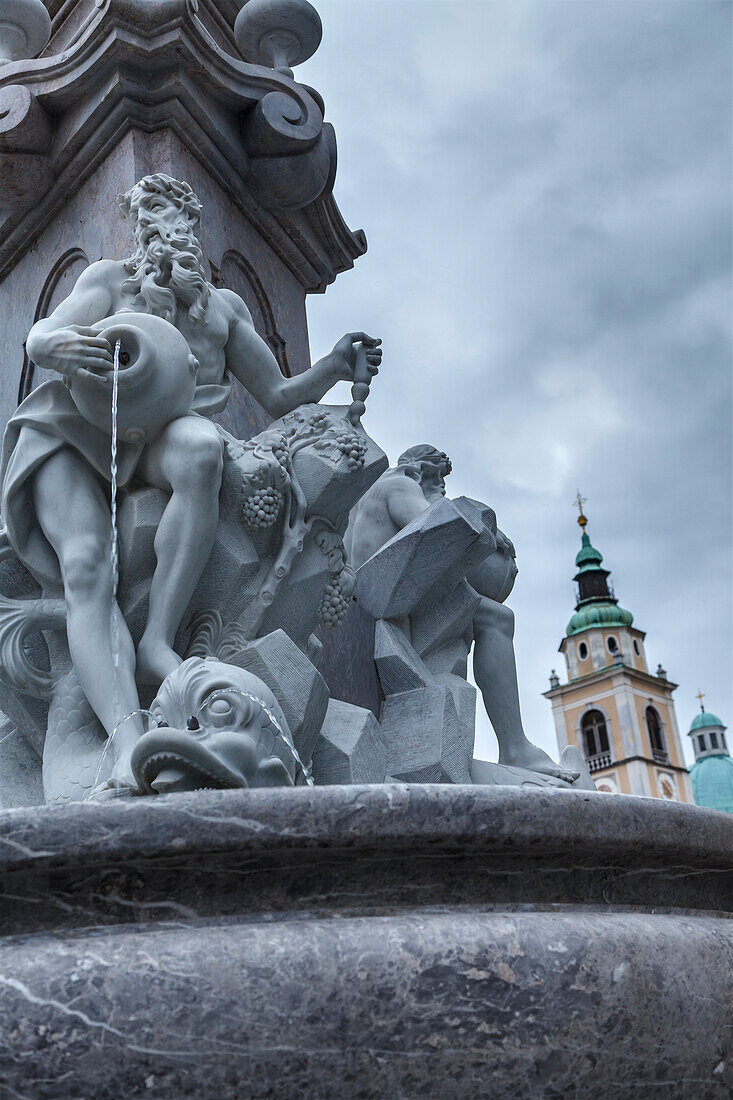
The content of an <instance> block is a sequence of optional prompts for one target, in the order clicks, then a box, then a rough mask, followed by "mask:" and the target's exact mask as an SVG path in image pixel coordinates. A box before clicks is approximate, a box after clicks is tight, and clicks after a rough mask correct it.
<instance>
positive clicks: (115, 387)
mask: <svg viewBox="0 0 733 1100" xmlns="http://www.w3.org/2000/svg"><path fill="white" fill-rule="evenodd" d="M121 350H122V341H121V340H118V341H117V343H116V344H115V354H114V365H113V369H112V439H111V443H110V509H111V513H112V524H111V542H110V555H109V556H110V568H111V570H112V603H111V604H110V609H109V616H110V618H109V623H110V639H111V642H112V664H113V665H114V674H113V676H112V703H113V706H114V712H115V714H116V713H117V712H118V711H119V709H120V698H119V685H118V683H117V670H118V668H119V666H120V612H119V608H118V607H117V588H118V586H119V581H120V554H119V541H118V534H117V407H118V402H119V392H120V351H121ZM127 717H131V716H130V715H128V716H127ZM124 720H125V719H123V721H124ZM120 725H121V723H120V722H118V723H117V726H115V728H114V730H113V731H112V733H111V734H110V735H109V737H108V738H107V740H106V742H105V745H104V749H103V750H102V754H101V756H100V758H99V764H98V766H97V774H96V775H95V777H94V783H93V784H92V789H94V788H95V787H96V786H97V785H98V783H99V777H100V775H101V774H102V767H103V765H104V761H105V759H106V758H107V753H108V752H109V749H110V746H111V744H112V742H113V741H114V736H115V734H116V733H117V729H118V728H119V726H120Z"/></svg>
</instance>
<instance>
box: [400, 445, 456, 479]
mask: <svg viewBox="0 0 733 1100" xmlns="http://www.w3.org/2000/svg"><path fill="white" fill-rule="evenodd" d="M397 465H398V466H407V467H410V468H412V469H419V468H420V467H421V466H428V465H429V466H439V467H440V472H441V473H442V475H443V477H447V476H448V474H449V473H450V472H451V470H452V469H453V465H452V463H451V460H450V459H449V458H448V455H447V454H446V453H445V451H439V450H438V448H437V447H433V446H432V445H431V444H430V443H418V444H417V446H415V447H409V448H408V449H407V450H406V451H404V452H403V454H401V455H400V457H399V458H398V459H397Z"/></svg>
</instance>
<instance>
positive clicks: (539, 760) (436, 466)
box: [347, 444, 590, 785]
mask: <svg viewBox="0 0 733 1100" xmlns="http://www.w3.org/2000/svg"><path fill="white" fill-rule="evenodd" d="M450 472H451V463H450V459H449V458H448V456H447V455H446V454H444V453H443V452H442V451H439V450H438V449H437V448H435V447H432V446H430V445H428V444H421V445H418V446H416V447H412V448H410V449H409V450H408V451H405V453H404V454H403V455H401V456H400V459H399V460H398V464H397V466H396V467H395V468H393V469H390V470H388V471H387V472H386V473H384V474H383V475H382V477H381V478H380V479H379V481H377V482H376V484H375V485H374V486H372V488H371V489H370V490H369V492H368V493H366V494H365V496H364V497H363V498H362V500H361V501H360V502H359V504H358V505H357V507H356V508H355V510H354V512H353V514H352V518H351V522H350V525H349V530H348V532H347V546H348V549H349V553H350V556H351V560H352V563H353V565H354V567H355V568H356V569H357V587H356V594H357V599H358V601H359V603H360V605H361V606H362V607H363V608H364V609H365V610H366V611H368V612H369V613H370V614H372V615H373V616H374V618H375V619H376V620H377V623H376V630H375V661H376V665H377V670H378V673H379V676H380V680H381V684H382V690H383V692H384V695H385V701H384V704H383V707H382V714H381V727H382V730H383V732H384V733H385V736H386V738H387V741H388V743H389V744H390V745H391V746H392V751H391V760H390V762H389V763H388V768H389V769H390V771H391V774H392V775H393V776H394V777H395V778H401V779H410V780H415V781H419V780H423V781H432V782H436V781H438V782H445V781H448V782H469V781H471V780H472V781H473V782H478V783H483V782H489V783H495V782H498V783H510V784H516V783H537V784H539V785H544V784H547V783H550V784H560V785H567V784H573V783H577V781H578V779H579V772H580V771H581V770H582V771H585V768H584V767H583V765H582V763H581V762H580V761H579V760H576V759H575V757H574V756H573V758H572V759H570V757H568V758H567V759H563V761H561V763H560V764H559V765H558V764H556V763H555V762H554V761H553V760H552V759H551V758H550V757H549V756H548V755H547V754H546V753H545V752H543V750H542V749H540V748H538V747H537V746H536V745H533V744H532V742H531V741H530V740H529V739H528V738H527V736H526V734H525V732H524V728H523V725H522V717H521V711H520V705H519V691H518V687H517V673H516V663H515V659H514V645H513V636H514V615H513V613H512V611H511V610H510V609H509V608H508V607H506V606H505V604H504V601H505V600H506V598H507V597H508V595H509V593H510V592H511V590H512V587H513V585H514V581H515V578H516V576H517V567H516V562H515V551H514V547H513V545H512V543H511V542H510V540H509V539H508V538H507V537H506V536H505V535H504V534H503V533H502V532H501V531H500V530H499V529H498V528H497V526H496V516H495V514H494V512H493V510H492V509H491V508H488V507H487V506H486V505H484V504H479V503H478V502H476V501H472V500H469V499H467V498H459V499H458V500H455V501H451V500H448V499H447V498H446V496H445V478H446V477H447V475H448V474H449V473H450ZM472 646H473V667H474V675H475V678H476V683H477V684H478V687H479V689H480V690H481V693H482V697H483V701H484V706H485V707H486V711H487V714H488V715H489V718H490V720H491V723H492V725H493V727H494V731H495V733H496V736H497V740H498V742H499V764H498V765H494V764H489V763H488V762H485V761H481V760H474V759H473V732H474V716H475V710H474V707H475V703H474V692H473V689H472V688H471V687H470V685H468V683H467V682H466V676H467V661H468V655H469V653H470V651H471V647H472ZM578 755H579V754H578ZM584 782H585V783H586V784H587V783H590V779H589V777H587V776H584Z"/></svg>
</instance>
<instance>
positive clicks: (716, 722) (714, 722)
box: [690, 710, 725, 733]
mask: <svg viewBox="0 0 733 1100" xmlns="http://www.w3.org/2000/svg"><path fill="white" fill-rule="evenodd" d="M704 726H723V723H722V722H721V721H720V719H719V718H718V716H717V714H711V713H710V711H709V710H702V711H700V713H699V714H696V715H695V717H694V718H693V719H692V724H691V726H690V733H692V731H693V730H700V729H702V728H703V727H704ZM723 729H725V726H723Z"/></svg>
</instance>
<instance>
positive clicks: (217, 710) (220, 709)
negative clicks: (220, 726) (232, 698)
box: [208, 698, 232, 718]
mask: <svg viewBox="0 0 733 1100" xmlns="http://www.w3.org/2000/svg"><path fill="white" fill-rule="evenodd" d="M208 709H209V713H210V714H214V715H216V717H217V718H223V717H224V715H226V714H231V712H232V704H231V703H230V702H229V700H228V699H222V698H219V699H212V701H211V702H210V703H209V707H208Z"/></svg>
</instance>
